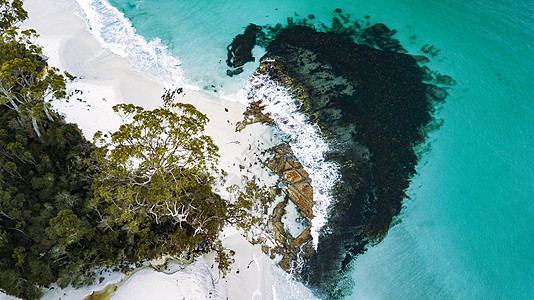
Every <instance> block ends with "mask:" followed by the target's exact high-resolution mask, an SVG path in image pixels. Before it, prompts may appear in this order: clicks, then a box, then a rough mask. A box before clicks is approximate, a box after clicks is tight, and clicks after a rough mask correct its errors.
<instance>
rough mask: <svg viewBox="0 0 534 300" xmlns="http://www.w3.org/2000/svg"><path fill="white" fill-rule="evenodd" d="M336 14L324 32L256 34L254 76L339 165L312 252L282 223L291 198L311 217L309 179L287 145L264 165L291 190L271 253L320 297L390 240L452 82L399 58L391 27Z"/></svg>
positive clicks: (294, 27) (339, 292) (332, 293)
mask: <svg viewBox="0 0 534 300" xmlns="http://www.w3.org/2000/svg"><path fill="white" fill-rule="evenodd" d="M335 13H336V14H337V16H336V17H334V19H333V23H332V26H331V27H330V28H328V27H327V26H325V25H324V24H322V28H321V30H322V31H321V30H317V29H315V28H312V27H311V26H308V25H307V24H306V22H305V21H306V20H300V21H299V20H297V21H296V22H294V21H293V20H291V22H289V20H288V26H287V27H285V28H284V27H282V26H278V25H277V26H274V27H267V30H266V31H267V33H265V32H263V33H260V36H261V37H262V38H260V40H261V39H263V40H264V41H268V43H266V42H261V41H260V44H263V43H265V44H266V45H268V46H267V48H266V50H267V53H266V54H265V56H264V57H263V58H262V59H261V62H260V66H259V68H258V69H257V71H256V72H257V75H259V74H261V75H267V76H268V78H269V79H270V80H272V81H275V82H276V83H277V84H278V85H280V86H283V87H285V88H286V89H287V90H289V92H290V93H291V94H292V96H293V98H294V99H295V102H296V103H297V104H298V105H299V106H300V111H301V113H303V114H304V115H305V116H306V117H307V121H308V122H310V123H313V124H316V125H317V126H318V127H319V128H320V132H321V135H322V137H323V138H324V140H325V141H326V142H327V143H328V145H329V147H330V149H331V151H330V152H328V153H327V154H326V160H327V161H333V162H336V163H337V165H338V166H339V171H340V173H341V180H340V181H339V182H338V183H337V184H336V185H335V187H334V188H333V189H332V190H331V191H330V194H331V195H332V196H333V197H334V199H335V200H334V201H333V204H332V205H331V207H330V208H329V215H328V220H327V225H326V227H325V230H323V232H322V233H321V235H320V236H319V243H318V248H317V249H316V250H314V249H313V248H312V247H311V243H310V240H311V236H310V232H309V229H310V228H309V227H308V229H307V230H305V231H304V232H303V233H301V234H300V235H299V236H298V237H293V236H291V235H290V234H288V233H287V232H285V230H284V227H283V224H282V223H281V218H282V216H283V215H284V208H285V207H286V205H287V203H289V202H290V201H291V202H293V203H295V205H296V206H297V207H298V208H299V210H300V213H301V215H302V216H303V217H305V218H306V219H308V220H311V219H312V218H313V205H314V202H313V191H312V185H311V184H310V181H309V176H308V174H307V173H305V171H303V170H301V169H302V166H300V164H299V163H298V162H297V161H296V160H295V159H294V157H292V155H291V151H290V149H288V148H284V147H277V148H275V149H273V151H274V154H273V159H272V160H270V161H268V162H267V166H268V167H269V168H270V169H271V170H272V171H273V172H275V173H277V174H279V176H280V177H281V178H282V179H283V181H284V182H285V185H286V186H287V188H286V195H287V197H286V200H285V201H284V202H282V203H280V204H279V205H278V206H277V207H276V209H275V210H274V214H273V216H272V227H273V228H274V232H275V236H276V241H277V243H278V244H279V246H278V247H275V249H272V250H271V252H276V253H280V254H282V256H283V259H282V260H281V262H280V265H281V266H282V267H283V268H284V269H286V270H290V271H291V272H292V273H293V274H294V275H295V277H296V278H299V279H301V280H302V281H303V282H305V283H307V284H308V285H309V286H310V287H312V288H313V289H314V290H315V291H317V293H318V294H320V295H321V296H322V297H325V298H342V297H343V296H344V291H343V289H342V288H340V287H339V286H338V283H339V282H341V281H344V280H350V278H348V277H347V276H346V274H347V272H346V271H347V266H349V265H350V262H351V261H352V259H353V258H354V257H355V256H357V255H359V254H361V253H363V251H364V249H365V246H366V245H367V244H368V243H370V242H371V243H377V242H379V241H380V240H381V239H382V238H383V237H384V236H385V235H386V234H387V231H388V229H389V226H390V224H391V221H392V219H393V217H394V216H395V215H397V214H398V213H399V212H400V209H401V205H402V201H403V199H405V198H406V189H407V188H408V186H409V183H410V179H411V177H412V176H413V175H414V174H415V166H416V163H417V156H416V154H415V152H414V146H415V145H418V144H420V143H423V142H424V140H425V137H426V133H427V132H428V129H429V128H432V126H433V117H432V113H433V111H434V105H435V104H436V103H438V102H440V101H443V100H444V99H445V97H446V96H447V92H446V90H445V89H444V87H447V86H448V85H453V84H454V80H452V78H450V77H449V76H443V75H440V74H438V73H436V72H432V71H430V70H429V69H428V68H426V67H421V66H420V65H419V64H420V63H424V62H427V61H428V58H426V57H422V56H411V55H407V54H405V52H406V51H405V50H404V49H403V48H402V47H401V45H400V43H399V41H398V40H396V39H395V38H393V36H394V35H395V30H390V29H389V28H388V27H387V26H386V25H384V24H375V25H371V24H370V23H369V22H366V23H365V25H363V24H364V23H361V22H352V21H350V19H349V17H348V16H346V15H343V14H342V11H341V10H340V9H339V10H336V11H335ZM301 25H304V26H301ZM263 29H266V27H263ZM262 77H264V76H262ZM252 88H253V89H255V88H257V89H259V88H261V86H260V87H255V86H252ZM260 104H261V103H260ZM274 105H275V104H274ZM259 108H262V107H261V105H259V104H252V105H251V106H250V108H249V109H251V112H252V114H251V115H252V116H255V117H254V118H251V119H252V120H257V119H259V118H258V117H257V116H259V112H260V111H261V109H259ZM297 265H298V268H295V266H297Z"/></svg>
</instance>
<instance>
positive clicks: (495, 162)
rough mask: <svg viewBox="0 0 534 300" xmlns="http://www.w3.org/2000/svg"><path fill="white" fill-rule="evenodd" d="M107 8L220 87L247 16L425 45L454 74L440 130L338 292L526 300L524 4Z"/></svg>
mask: <svg viewBox="0 0 534 300" xmlns="http://www.w3.org/2000/svg"><path fill="white" fill-rule="evenodd" d="M79 2H84V3H88V4H93V5H94V4H95V3H98V2H100V1H97V0H79ZM111 4H112V5H114V6H115V7H117V8H118V9H119V10H120V11H121V12H123V13H124V14H125V16H126V17H127V18H129V20H130V21H131V24H133V26H134V27H135V29H136V30H137V33H139V34H140V35H142V36H144V37H145V38H146V39H147V40H149V41H150V40H153V39H155V38H159V39H161V42H162V43H163V44H165V45H167V46H168V53H170V54H172V55H173V56H174V57H175V58H176V59H179V61H173V63H174V64H176V65H177V64H179V69H181V70H183V76H185V78H186V79H185V80H186V81H187V82H188V83H190V84H194V85H197V86H199V87H200V88H206V89H209V90H213V91H215V90H216V91H217V93H222V94H224V95H234V94H235V92H236V91H237V90H238V89H239V88H241V87H243V86H244V85H245V83H246V81H247V80H248V79H249V76H250V75H251V74H252V72H253V71H254V69H255V67H256V66H257V62H256V63H255V64H248V65H246V67H245V72H244V73H243V74H241V75H239V76H238V77H234V78H229V77H227V76H225V72H226V69H227V67H226V64H225V60H226V46H227V45H228V44H229V43H230V42H231V40H232V39H233V37H234V36H235V35H237V34H239V33H241V32H242V31H243V28H244V27H245V26H246V25H248V24H249V23H257V24H259V25H264V24H275V23H278V22H285V20H286V18H287V17H295V12H296V13H297V14H299V15H300V16H307V15H308V14H314V15H315V17H316V20H318V21H325V22H329V20H330V19H331V18H332V17H333V13H332V11H333V10H334V9H335V8H341V9H342V10H343V13H350V14H351V18H352V19H361V20H365V16H367V15H368V16H370V19H369V21H370V22H372V23H376V22H383V23H385V24H386V25H388V27H390V28H391V29H396V30H397V31H398V33H397V35H396V37H397V38H398V39H399V40H400V41H401V44H402V45H403V46H404V48H406V49H407V50H408V51H409V53H411V54H422V52H421V50H420V49H421V47H422V46H423V45H425V44H431V45H435V46H436V47H437V48H439V49H441V51H440V52H439V54H438V55H437V56H436V57H433V58H431V62H430V63H429V64H428V66H429V67H430V68H431V69H433V70H436V71H438V72H440V73H442V74H447V75H450V76H452V77H453V78H454V79H455V80H456V81H457V85H456V86H455V87H454V88H453V89H452V90H450V91H449V92H450V96H449V97H448V98H447V100H446V102H445V103H444V104H442V105H441V107H440V109H439V110H438V111H437V113H436V115H437V117H438V118H439V119H441V120H443V125H442V126H441V127H440V128H439V130H437V131H433V132H432V133H431V134H430V136H429V139H428V144H427V145H425V146H424V147H421V149H420V153H421V160H420V163H419V165H418V167H417V173H418V174H417V175H416V176H415V177H414V179H413V181H412V185H411V187H410V189H409V193H408V194H409V196H410V199H407V200H406V201H405V203H404V208H403V211H402V212H401V214H400V215H399V217H398V218H397V219H398V220H397V221H396V222H397V224H396V225H395V226H393V227H392V228H391V230H390V232H389V234H388V236H387V237H386V238H385V239H384V241H383V242H382V243H380V244H379V245H377V246H375V247H371V248H370V249H369V250H368V251H367V252H366V253H365V254H364V255H362V256H360V257H358V258H357V259H356V260H355V262H354V266H353V267H354V268H353V278H354V281H355V285H354V286H353V287H352V289H353V294H352V296H350V297H349V298H350V299H397V298H409V299H411V298H433V299H435V298H438V299H439V298H445V299H449V298H457V299H466V298H490V299H493V298H523V299H525V298H532V297H534V288H533V286H534V284H533V282H534V279H533V278H534V251H532V249H534V240H533V239H532V237H533V236H534V202H533V201H532V200H531V198H532V195H533V194H534V180H533V179H534V170H533V168H532V167H531V166H532V165H533V164H534V138H533V136H532V135H533V132H534V101H533V100H534V97H533V96H532V92H533V87H534V83H533V82H534V81H533V76H532V71H534V60H533V59H532V57H534V50H533V49H532V47H533V45H534V3H533V2H532V1H528V0H520V1H504V0H488V1H458V0H450V1H440V0H432V1H415V0H404V1H400V0H397V1H393V0H388V1H328V2H326V1H320V2H319V1H299V2H294V3H290V2H287V1H268V2H267V1H217V2H215V1H177V0H166V1H162V0H159V1H156V0H130V1H119V0H111ZM97 12H98V11H97ZM414 36H415V38H414ZM156 44H157V43H156ZM145 46H146V45H145ZM149 46H150V45H149ZM149 48H150V47H149ZM158 49H160V50H159V52H157V54H158V55H160V56H158V55H156V56H155V58H152V59H154V60H157V59H160V58H161V57H163V58H165V59H163V58H161V62H159V63H154V65H155V66H156V67H154V68H156V69H157V68H161V69H164V70H167V68H169V67H174V66H172V64H173V63H170V64H165V63H164V62H165V61H166V59H168V57H166V56H165V51H164V50H161V48H158ZM132 53H133V54H132ZM132 53H127V54H126V55H130V56H131V55H134V56H135V55H136V54H135V53H136V52H135V51H133V52H132ZM256 53H261V51H259V50H256ZM158 57H160V58H158ZM130 58H131V59H132V61H135V60H136V58H135V57H134V58H132V57H130ZM149 60H150V59H149ZM152 67H153V66H151V67H146V66H139V68H140V69H141V70H143V68H152ZM155 74H156V76H157V74H163V75H165V74H169V72H160V73H158V72H155ZM171 74H174V73H172V72H171ZM163 75H161V76H162V77H163ZM165 76H167V75H165ZM171 78H174V79H173V80H175V81H176V80H184V79H182V78H181V77H180V78H178V77H176V76H174V77H173V76H171ZM177 78H178V79H177Z"/></svg>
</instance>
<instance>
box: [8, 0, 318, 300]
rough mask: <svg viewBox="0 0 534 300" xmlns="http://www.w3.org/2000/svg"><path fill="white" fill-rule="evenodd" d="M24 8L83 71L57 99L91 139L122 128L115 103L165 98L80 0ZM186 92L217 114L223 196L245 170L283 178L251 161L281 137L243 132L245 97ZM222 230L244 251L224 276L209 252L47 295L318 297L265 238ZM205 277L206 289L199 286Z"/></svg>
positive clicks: (54, 60)
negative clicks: (165, 267)
mask: <svg viewBox="0 0 534 300" xmlns="http://www.w3.org/2000/svg"><path fill="white" fill-rule="evenodd" d="M24 8H25V9H26V10H27V11H28V14H29V18H28V20H27V21H26V22H24V24H23V25H22V27H23V28H32V29H35V30H36V31H37V32H38V33H39V34H40V37H39V38H38V39H37V40H36V41H35V43H36V44H39V45H41V46H42V47H43V53H44V54H45V55H46V56H48V57H49V63H50V64H51V65H52V66H55V67H58V68H59V69H60V70H62V71H67V72H69V73H71V74H72V75H74V76H76V77H77V79H76V80H75V81H73V82H71V83H69V84H68V92H69V93H70V94H71V95H72V96H71V98H70V100H69V101H68V102H53V103H52V104H53V107H54V109H57V110H58V111H59V112H60V113H62V114H64V115H65V116H66V121H67V122H69V123H76V124H78V126H79V127H80V129H81V130H82V131H83V133H84V135H85V136H86V138H87V139H89V140H91V139H92V136H93V134H94V133H95V132H96V131H98V130H102V131H103V132H108V131H114V130H116V129H117V128H118V126H119V125H120V119H119V117H118V116H116V115H115V114H114V113H113V111H112V109H111V107H112V106H113V105H115V104H118V103H122V102H126V103H132V104H135V105H139V106H142V107H144V108H146V109H152V108H155V107H157V106H158V105H159V103H160V96H161V94H162V93H163V91H164V89H165V88H166V86H164V85H163V84H162V83H160V82H157V81H156V80H154V79H152V78H149V77H148V76H145V75H144V74H141V73H139V72H137V71H133V70H132V68H131V67H130V65H129V62H128V59H127V58H125V57H121V56H119V55H117V54H114V53H112V52H111V51H110V50H109V49H106V48H104V47H102V45H101V44H100V43H99V42H98V40H97V39H96V38H95V36H93V34H92V33H91V32H90V31H89V28H88V26H87V24H86V22H85V21H84V19H83V18H82V17H80V15H78V14H77V13H76V12H77V11H79V10H80V8H79V7H78V4H77V3H76V2H75V1H74V0H72V1H69V0H28V1H25V2H24ZM179 84H180V83H178V87H179V86H180V85H179ZM169 88H170V87H169ZM178 100H179V101H181V102H185V103H191V104H193V105H195V107H196V108H197V109H198V110H199V111H201V112H202V113H204V114H206V115H207V116H208V117H209V118H210V122H209V124H208V126H207V127H206V134H208V135H210V136H211V137H212V138H213V140H214V142H215V143H216V144H217V145H218V146H219V147H220V151H219V154H220V159H219V167H220V168H221V169H223V170H224V171H225V172H227V173H228V175H227V177H226V184H225V185H224V186H220V187H217V188H216V191H217V192H218V193H219V194H221V196H222V197H224V198H227V197H228V194H227V192H226V191H225V186H229V185H232V184H238V185H240V184H242V183H243V179H244V177H246V178H248V179H252V177H253V176H257V177H259V178H261V179H262V182H263V183H266V184H267V185H268V184H269V183H270V182H274V181H275V180H276V179H275V178H274V177H272V176H270V175H269V174H268V172H267V171H265V170H264V169H262V168H261V167H260V166H259V165H258V166H254V165H253V164H252V163H251V160H252V159H254V158H253V155H256V154H257V153H258V154H259V153H260V152H261V150H263V149H266V148H269V147H270V146H272V145H274V144H273V142H272V139H273V136H272V132H271V130H270V128H269V127H267V126H263V125H260V124H255V125H250V126H247V127H246V129H245V130H243V131H241V132H236V131H235V125H236V123H237V122H238V121H241V120H242V119H243V116H242V113H243V111H244V110H245V105H244V104H242V103H240V102H239V101H229V100H223V99H219V98H216V97H215V96H212V95H209V94H207V93H204V92H203V91H198V90H193V89H191V88H187V87H186V88H184V93H183V94H181V95H180V96H179V97H178ZM247 157H248V158H249V159H248V160H247ZM222 236H223V237H222V242H223V245H224V246H225V247H227V248H229V249H232V250H234V251H235V252H236V254H235V256H234V259H235V263H234V264H233V265H232V267H231V271H230V272H229V274H228V275H227V276H226V278H221V274H220V273H219V272H218V269H217V267H216V263H215V262H214V256H213V255H212V254H207V255H204V256H202V257H199V258H198V259H196V260H195V262H194V263H193V264H191V265H178V264H175V263H169V266H170V268H171V269H172V270H173V271H172V272H157V271H155V270H153V269H150V268H142V269H140V270H137V271H136V272H133V274H131V275H130V276H128V277H127V276H126V275H125V274H122V273H119V272H113V273H108V274H107V275H103V276H105V279H104V280H103V281H102V282H101V283H99V284H95V285H92V286H88V287H84V288H82V289H78V290H75V289H73V288H66V289H59V288H57V287H55V288H53V289H50V290H48V291H47V292H46V294H45V295H44V297H43V299H58V298H59V297H61V298H63V299H73V298H76V299H83V298H84V297H86V296H89V295H91V294H92V293H93V292H95V291H100V290H103V289H104V288H105V287H106V286H107V285H109V284H117V283H118V284H119V287H118V290H117V291H116V293H114V295H115V296H114V297H116V298H117V299H132V298H139V297H141V295H144V294H148V295H151V298H152V299H158V298H160V299H166V298H168V297H169V295H172V297H174V298H175V297H178V295H183V296H184V297H187V298H189V297H195V296H197V297H210V296H212V297H214V298H216V299H219V298H220V299H227V298H228V299H271V298H275V297H281V298H282V299H284V298H285V297H284V294H286V293H287V296H289V295H295V294H294V293H295V286H298V288H297V289H298V291H299V292H301V293H302V297H306V298H311V297H312V295H311V292H310V291H308V290H307V289H306V288H305V287H304V286H303V285H302V284H301V283H296V282H294V281H293V280H292V279H290V278H289V277H288V275H287V274H286V273H285V272H284V271H283V270H282V269H280V268H279V267H278V266H277V265H276V262H275V261H274V260H271V259H270V258H269V257H267V255H265V254H264V253H263V252H262V250H261V245H259V244H257V245H252V244H250V243H249V242H248V241H246V240H245V238H244V237H243V236H242V235H241V233H240V232H238V231H237V230H235V229H234V228H227V229H226V230H225V231H224V232H223V233H222ZM214 265H215V266H214ZM119 282H120V283H119ZM166 282H167V283H169V282H173V283H174V284H166ZM199 284H201V285H202V286H203V288H202V289H197V288H195V286H198V285H199ZM188 287H189V288H188ZM190 293H192V294H190ZM210 293H211V294H210ZM292 293H293V294H292ZM4 297H7V296H5V295H3V294H0V299H9V298H4Z"/></svg>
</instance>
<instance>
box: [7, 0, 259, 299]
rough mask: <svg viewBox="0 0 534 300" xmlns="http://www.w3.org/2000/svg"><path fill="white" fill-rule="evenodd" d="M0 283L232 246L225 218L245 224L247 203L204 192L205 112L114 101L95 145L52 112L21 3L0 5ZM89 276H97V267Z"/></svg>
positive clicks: (71, 275)
mask: <svg viewBox="0 0 534 300" xmlns="http://www.w3.org/2000/svg"><path fill="white" fill-rule="evenodd" d="M0 11H1V14H2V15H1V17H0V26H1V32H0V52H1V53H0V63H1V69H0V289H1V290H2V291H4V292H5V293H7V294H9V295H14V296H17V297H21V298H25V299H37V298H39V297H40V296H41V295H42V293H43V287H49V286H50V285H52V284H57V285H58V286H59V287H62V288H63V287H66V286H69V285H71V286H73V287H80V286H84V285H88V284H92V283H94V282H95V281H96V280H102V279H103V278H101V277H99V276H98V275H99V274H101V271H102V270H105V269H107V270H113V271H122V272H127V271H129V270H130V269H132V268H135V267H139V266H141V265H142V264H143V262H145V261H148V260H151V259H155V258H160V257H162V256H168V257H181V258H191V257H195V256H198V255H201V254H203V253H206V252H209V251H216V252H217V253H218V257H217V258H216V262H217V263H218V264H219V267H220V268H222V269H223V273H224V272H225V271H226V270H227V269H228V268H229V266H230V264H231V263H232V261H233V259H232V255H233V251H231V250H229V249H225V248H224V247H223V246H222V244H221V242H220V240H219V239H218V236H219V232H220V230H221V229H222V228H223V227H224V226H225V225H226V224H239V225H240V226H241V227H247V226H250V225H247V222H253V221H254V219H253V218H248V217H247V216H249V215H250V214H249V211H250V208H251V207H252V205H251V203H250V201H251V200H250V199H247V198H239V199H237V200H236V201H234V202H229V201H226V200H224V199H222V198H221V197H219V196H218V195H217V194H215V193H214V192H213V191H212V185H213V184H214V182H215V175H216V174H219V171H218V170H217V167H216V166H217V158H218V155H217V150H218V148H217V146H216V145H215V144H214V143H213V141H212V140H211V138H210V137H208V136H206V135H204V134H203V130H204V127H205V125H206V124H207V122H208V118H207V117H206V115H204V114H202V113H201V112H199V111H198V110H196V109H195V107H194V106H192V105H189V104H182V103H176V102H175V101H174V100H175V95H177V94H178V93H180V92H181V90H180V89H178V90H173V91H167V92H166V93H165V94H164V95H163V96H162V103H163V104H162V106H161V107H159V108H156V109H154V110H145V109H143V108H142V107H138V106H134V105H130V104H119V105H117V106H115V107H114V110H115V111H116V112H117V113H118V114H120V115H121V116H122V117H123V120H124V124H123V125H122V126H121V127H120V128H119V130H118V131H116V132H114V133H111V134H110V135H107V134H103V133H101V132H99V133H97V134H96V135H95V138H94V144H93V143H91V142H89V141H87V140H86V139H85V137H84V136H83V134H82V132H81V130H80V129H79V128H78V127H77V126H76V125H75V124H68V123H66V122H65V121H64V119H63V117H61V116H60V115H59V114H58V113H57V112H55V111H54V110H53V109H52V107H51V105H50V100H52V99H55V100H57V101H61V100H63V99H66V98H67V93H66V84H67V79H72V78H73V77H72V76H71V75H69V74H66V73H65V74H61V73H60V71H59V70H58V69H55V68H53V67H50V66H49V65H48V63H47V60H46V57H44V56H43V54H42V49H41V48H40V47H39V46H37V45H35V44H34V43H33V42H32V40H33V39H34V38H35V37H36V33H35V31H33V30H25V31H21V30H20V29H19V28H17V25H18V24H19V23H20V22H21V21H23V20H24V19H26V18H27V13H26V12H25V11H24V10H23V9H22V1H19V0H14V1H8V0H1V1H0ZM99 272H100V273H99Z"/></svg>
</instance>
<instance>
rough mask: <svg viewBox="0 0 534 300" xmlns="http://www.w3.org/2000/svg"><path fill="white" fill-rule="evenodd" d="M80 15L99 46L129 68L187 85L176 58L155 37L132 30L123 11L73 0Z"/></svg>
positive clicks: (102, 2) (102, 0)
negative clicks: (118, 57) (147, 38)
mask: <svg viewBox="0 0 534 300" xmlns="http://www.w3.org/2000/svg"><path fill="white" fill-rule="evenodd" d="M76 2H77V3H78V5H79V6H80V8H81V12H80V13H81V15H82V17H83V18H84V19H85V20H86V22H87V25H88V28H89V30H90V31H91V32H92V33H93V35H94V36H95V37H96V39H97V40H98V42H99V43H100V44H101V46H102V47H104V48H106V49H109V50H110V51H111V52H113V53H115V54H117V55H119V56H122V57H125V58H126V59H127V60H128V62H129V64H130V66H131V67H132V69H133V70H135V71H138V72H141V73H143V74H146V75H148V76H151V77H153V78H154V79H156V80H158V81H161V82H163V83H165V84H166V85H171V86H186V87H188V88H191V89H198V88H197V87H195V86H191V85H189V84H187V82H186V80H185V79H184V74H183V70H182V68H181V67H180V65H181V61H180V59H179V58H176V57H174V56H172V55H171V54H170V53H169V50H168V48H167V46H166V45H165V44H164V43H162V41H161V40H160V39H158V38H156V39H153V40H151V41H147V40H146V39H145V38H144V37H142V36H140V35H139V34H137V33H136V31H135V28H134V27H133V26H132V23H131V22H130V20H128V19H127V18H126V17H125V16H124V14H123V13H121V12H120V11H119V10H118V9H116V8H115V7H113V6H112V5H111V4H109V2H108V1H106V0H76Z"/></svg>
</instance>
